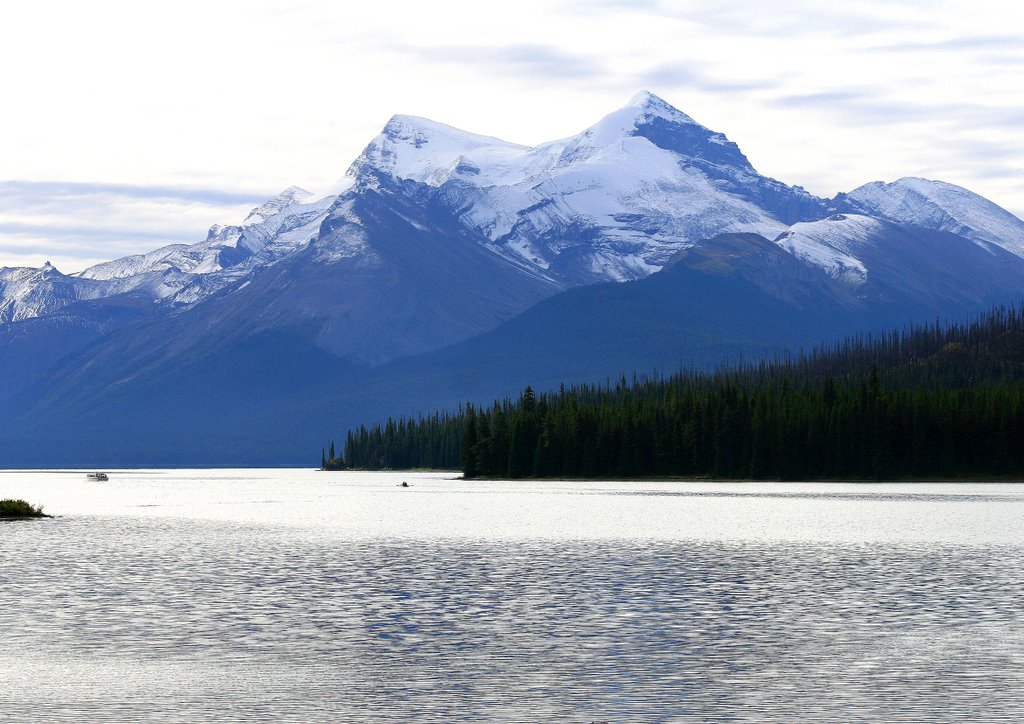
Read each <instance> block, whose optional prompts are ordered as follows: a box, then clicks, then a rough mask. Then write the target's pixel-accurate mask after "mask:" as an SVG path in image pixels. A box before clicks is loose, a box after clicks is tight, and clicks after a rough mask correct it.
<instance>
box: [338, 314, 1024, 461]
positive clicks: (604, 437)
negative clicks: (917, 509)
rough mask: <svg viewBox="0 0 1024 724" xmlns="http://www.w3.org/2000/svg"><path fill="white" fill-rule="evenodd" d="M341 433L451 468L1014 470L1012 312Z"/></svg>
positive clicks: (1019, 399) (1022, 404) (1021, 362)
mask: <svg viewBox="0 0 1024 724" xmlns="http://www.w3.org/2000/svg"><path fill="white" fill-rule="evenodd" d="M349 440H350V442H349V444H347V445H346V450H345V457H346V461H347V462H348V463H349V464H350V465H354V466H357V467H367V468H381V467H448V466H450V465H452V464H453V463H456V464H457V463H458V462H461V464H462V466H463V469H464V472H465V474H466V477H477V476H481V477H508V478H523V477H562V476H565V477H636V476H662V475H674V476H691V475H700V476H712V477H722V478H753V479H785V480H802V479H813V478H853V479H878V478H899V477H908V476H917V477H923V476H970V475H1021V474H1024V308H1020V309H1005V308H1000V309H997V310H994V311H993V312H991V313H989V314H988V315H986V316H985V317H983V318H981V319H979V320H977V321H976V322H974V323H972V324H964V325H951V326H945V327H944V326H941V325H939V324H938V323H936V324H935V325H934V326H932V325H928V326H927V327H924V328H917V329H910V330H907V331H904V332H894V333H891V334H887V335H883V336H880V337H870V336H869V337H864V338H856V339H849V340H847V341H845V342H843V343H840V344H837V345H835V346H833V347H829V348H821V349H816V350H813V351H811V352H809V353H806V354H803V355H801V356H800V357H799V358H797V359H795V360H789V359H776V360H773V361H767V362H761V363H758V364H754V365H747V366H744V367H742V368H739V369H731V370H722V371H719V372H716V373H696V372H690V373H680V374H677V375H674V376H672V377H670V378H668V379H653V380H643V381H638V380H637V379H635V378H634V380H633V381H632V383H631V384H630V383H627V381H626V379H625V378H622V379H620V380H619V381H618V382H617V383H616V384H615V385H614V386H613V385H610V384H609V385H607V386H604V387H593V386H579V387H572V388H565V387H563V388H562V389H561V390H559V391H558V392H554V393H545V394H540V395H537V394H535V393H534V391H533V390H532V389H531V388H529V387H527V388H526V390H525V391H524V393H523V395H522V397H521V398H520V399H519V400H518V401H515V402H512V401H510V400H505V401H504V402H498V403H494V405H493V406H491V407H489V408H488V407H474V406H471V405H469V406H467V407H466V408H465V411H460V413H459V414H457V415H453V416H447V415H445V416H438V415H434V416H433V417H432V418H427V419H424V420H419V421H412V420H402V421H399V422H397V423H396V422H394V421H391V420H389V421H388V423H387V424H386V425H385V426H384V427H383V428H381V427H380V426H375V427H374V428H372V429H371V430H366V429H365V428H360V430H359V432H358V433H357V434H355V436H354V437H353V436H352V435H351V434H350V438H349ZM460 443H461V448H460ZM350 448H351V453H350ZM428 450H429V451H431V452H430V454H429V455H426V454H425V452H424V451H428ZM399 451H400V452H401V454H399ZM414 451H415V452H414ZM350 454H351V455H352V457H350ZM428 461H429V462H428Z"/></svg>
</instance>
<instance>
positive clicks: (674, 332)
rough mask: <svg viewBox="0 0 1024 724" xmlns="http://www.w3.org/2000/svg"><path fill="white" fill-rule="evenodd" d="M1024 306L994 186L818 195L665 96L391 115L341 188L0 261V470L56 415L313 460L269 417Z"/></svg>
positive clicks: (868, 188)
mask: <svg viewBox="0 0 1024 724" xmlns="http://www.w3.org/2000/svg"><path fill="white" fill-rule="evenodd" d="M623 283H624V284H623ZM1021 296H1024V222H1022V221H1021V220H1020V219H1017V218H1016V217H1014V216H1013V215H1012V214H1009V212H1006V211H1005V210H1003V209H1000V208H999V207H998V206H996V205H995V204H992V203H991V202H989V201H987V200H985V199H983V198H982V197H980V196H977V195H976V194H972V193H971V192H969V191H967V190H966V189H961V188H960V187H956V186H953V185H951V184H945V183H943V182H937V181H927V180H920V179H910V178H908V179H900V180H898V181H897V182H894V183H891V184H884V183H882V182H872V183H869V184H865V185H864V186H861V187H859V188H858V189H854V190H853V191H851V192H850V193H848V194H840V195H838V196H837V197H835V198H834V199H820V198H818V197H815V196H813V195H812V194H810V193H808V192H807V191H806V190H804V189H802V188H800V187H799V186H788V185H786V184H784V183H783V182H780V181H777V180H775V179H770V178H768V177H765V176H762V175H760V174H758V173H757V171H756V170H755V169H754V168H753V166H752V165H751V164H750V162H749V160H748V159H747V158H746V156H745V155H743V153H742V151H741V150H740V149H739V147H738V146H737V145H736V144H735V143H734V142H732V141H730V140H729V139H728V138H727V137H726V136H725V135H723V134H720V133H717V132H715V131H712V130H710V129H708V128H706V127H704V126H702V125H700V124H699V123H697V122H696V121H694V120H693V119H692V118H691V117H690V116H688V115H686V114H685V113H683V112H681V111H678V110H677V109H675V108H673V107H672V106H671V105H670V104H668V103H666V102H665V101H664V100H662V99H660V98H658V97H657V96H655V95H653V94H651V93H647V92H641V93H639V94H637V95H636V96H634V98H633V99H632V100H631V101H630V103H628V104H627V105H626V106H623V107H622V108H620V109H617V110H615V111H613V112H612V113H610V114H607V115H606V116H604V117H603V118H602V119H600V120H598V122H597V123H595V124H594V125H592V126H590V127H588V128H587V129H584V130H583V131H582V132H580V133H579V134H576V135H575V136H570V137H568V138H564V139H559V140H556V141H551V142H549V143H545V144H540V145H538V146H535V147H527V146H521V145H518V144H510V143H507V142H504V141H501V140H500V139H494V138H491V137H487V136H479V135H476V134H471V133H467V132H464V131H460V130H459V129H455V128H453V127H451V126H445V125H444V124H439V123H436V122H433V121H428V120H426V119H418V118H417V117H415V116H405V115H396V116H394V117H393V118H392V119H391V120H390V121H389V122H388V124H387V125H386V126H385V127H384V129H382V131H381V133H380V134H378V136H377V137H375V138H374V139H372V140H371V141H370V142H369V144H368V145H367V146H366V148H365V149H364V151H363V152H362V153H361V154H360V156H359V157H357V158H356V159H355V160H354V161H353V162H352V164H351V165H350V166H349V168H348V170H347V172H346V175H345V176H344V177H343V179H342V181H341V182H339V184H338V185H337V186H336V187H335V188H334V189H333V190H332V191H331V192H330V193H327V194H325V195H322V196H319V197H316V196H312V195H310V194H309V193H308V192H306V191H304V190H303V189H301V188H299V187H295V186H292V187H288V188H287V189H285V190H284V191H283V192H282V193H281V194H278V195H276V196H274V197H273V198H271V199H269V200H268V201H267V202H265V203H264V204H262V205H260V206H258V207H256V208H254V209H253V210H252V211H251V212H250V214H249V215H248V216H247V217H246V219H244V220H243V221H241V222H239V223H237V224H226V225H214V226H213V227H211V229H210V231H209V233H208V234H207V237H206V239H204V240H202V241H200V242H197V243H195V244H191V245H184V244H182V245H171V246H167V247H163V248H161V249H158V250H155V251H153V252H150V253H148V254H141V255H133V256H129V257H125V258H123V259H120V260H114V261H111V262H105V263H103V264H99V265H96V266H94V267H91V268H90V269H87V270H84V271H83V272H81V273H79V274H77V275H63V274H60V272H58V271H57V270H55V269H53V268H52V267H49V268H44V269H40V270H31V269H29V270H26V269H14V270H12V269H3V270H0V378H2V379H4V380H5V382H4V383H0V403H2V404H3V405H4V407H5V412H6V413H7V414H6V415H5V420H4V421H3V422H2V423H0V460H22V459H25V460H27V458H25V457H24V456H25V455H28V454H29V453H30V452H31V449H32V446H33V445H34V444H35V445H36V446H37V448H38V446H39V445H40V444H41V443H33V442H32V440H34V439H37V438H38V440H43V439H46V438H48V437H49V438H52V437H53V436H54V435H55V434H57V431H61V435H62V436H63V438H64V439H66V440H69V441H70V440H77V441H78V442H77V443H75V445H76V447H75V448H74V449H75V450H77V451H78V452H77V454H78V455H87V454H88V451H89V449H90V446H100V447H104V449H110V450H112V451H116V445H112V444H111V445H108V443H107V442H104V441H103V440H101V439H98V438H96V437H95V434H97V433H96V431H97V430H107V431H109V434H110V435H111V436H112V438H113V439H114V440H121V441H123V442H125V444H126V445H127V444H128V443H127V441H128V440H131V441H132V443H131V449H132V450H134V451H136V452H135V453H133V454H136V455H138V457H137V458H135V459H137V460H139V461H146V462H149V463H152V462H154V461H159V462H161V463H166V462H167V459H166V458H164V457H161V456H160V455H161V454H162V453H160V451H159V445H160V442H159V440H165V441H166V440H170V439H172V438H173V439H174V440H175V441H176V442H175V443H174V444H175V445H176V446H177V447H178V448H182V449H188V448H189V441H193V442H192V450H193V451H194V452H195V454H196V455H198V452H197V451H198V449H199V448H198V447H197V446H198V445H200V443H199V442H196V441H197V440H198V438H200V437H201V438H202V443H201V445H202V446H203V449H204V450H205V451H206V452H204V453H203V455H204V456H207V457H203V458H202V459H203V461H204V464H210V459H211V458H210V457H209V456H210V455H213V454H214V451H215V450H223V449H226V448H228V447H230V446H231V445H234V446H236V448H235V450H236V452H235V453H232V454H233V455H236V457H234V458H232V459H233V460H234V461H235V462H236V463H237V462H238V459H237V454H242V453H241V451H243V450H244V451H245V454H247V455H250V456H254V455H255V456H261V455H264V454H265V455H271V454H273V455H277V456H278V458H273V457H271V458H269V459H268V458H267V457H259V462H260V464H271V463H272V462H273V459H285V458H287V459H289V460H295V461H297V460H299V458H298V457H295V458H288V454H287V452H286V449H285V446H286V438H287V440H288V441H292V443H294V438H292V437H290V435H291V433H289V434H288V435H285V434H284V433H283V432H281V431H280V430H278V431H277V432H278V434H279V436H280V439H279V440H276V441H275V440H274V439H273V432H274V429H275V425H274V424H273V420H275V419H281V420H284V419H287V420H288V424H289V425H290V426H291V427H293V428H294V429H295V430H296V431H298V430H300V429H301V430H302V434H303V435H306V436H307V437H308V436H309V435H313V434H315V433H314V432H313V431H312V427H315V426H320V427H321V428H323V427H327V426H329V425H330V424H331V422H330V420H331V419H332V418H331V409H340V408H345V412H344V418H343V419H344V420H345V421H347V422H348V423H357V422H358V421H359V420H360V415H363V416H365V417H366V419H373V418H374V416H380V415H387V414H392V413H394V412H395V409H394V408H403V409H405V407H406V406H407V405H409V404H413V403H414V402H415V404H421V405H423V406H425V407H429V408H434V407H443V406H446V405H454V404H457V403H458V402H459V401H460V400H465V399H467V398H468V396H471V395H481V396H484V397H492V396H494V394H492V393H496V392H500V391H503V390H507V389H509V388H515V387H518V386H521V385H522V384H524V383H525V382H527V381H529V380H530V379H534V380H538V381H544V382H545V383H550V384H555V383H557V381H558V380H559V377H561V380H562V381H568V382H573V381H576V380H575V379H574V378H573V376H576V377H577V378H578V377H586V378H587V379H593V378H595V376H596V377H601V376H602V371H603V374H608V375H618V374H620V373H629V372H631V371H632V370H630V369H623V366H626V365H633V366H634V367H633V369H650V368H651V367H652V366H659V367H662V368H664V366H666V365H672V364H677V365H686V364H696V365H710V366H713V365H714V364H716V363H717V362H720V361H721V360H723V359H728V358H730V357H735V356H736V355H748V356H750V355H759V354H766V353H772V354H774V353H778V352H779V351H780V350H782V349H784V348H786V347H787V346H793V345H796V346H799V345H805V344H814V343H817V342H819V341H821V340H822V339H824V338H829V337H834V336H835V335H842V334H846V333H853V332H857V331H862V330H876V329H880V328H881V327H883V326H887V325H891V324H898V323H900V322H903V321H906V322H910V321H914V320H917V321H921V320H925V319H934V318H935V317H936V316H941V317H946V318H961V317H963V316H964V315H968V314H970V313H972V312H973V311H976V310H980V309H981V308H983V307H984V306H985V305H989V304H991V303H998V302H1001V301H1005V302H1016V301H1018V300H1019V298H1020V297H1021ZM3 315H6V316H3ZM448 377H452V379H448ZM416 380H419V382H420V384H419V387H418V388H417V387H414V386H413V383H414V381H416ZM304 396H308V399H306V397H304ZM175 400H179V404H178V405H177V407H179V408H180V409H175V407H176V405H175ZM261 405H263V406H264V407H265V408H266V410H265V411H264V412H260V410H261V407H260V406H261ZM69 415H70V416H71V418H72V419H71V420H67V419H64V417H65V416H69ZM147 415H148V417H147ZM335 417H337V414H335ZM257 419H258V420H261V421H262V422H261V424H260V426H259V430H257V431H254V432H253V433H252V437H251V439H250V438H245V437H244V436H242V437H240V436H239V433H237V432H234V431H233V432H229V431H231V430H235V431H237V430H239V429H247V426H248V425H249V424H250V422H251V421H253V420H257ZM339 419H340V418H339ZM114 420H118V422H116V423H115V422H112V421H114ZM122 420H123V421H128V420H130V421H131V424H130V425H128V423H127V422H120V421H122ZM147 420H148V422H147ZM87 427H88V428H90V429H91V432H89V434H88V435H87V434H86V432H85V428H87ZM32 430H34V431H35V432H34V433H32V434H29V432H28V431H32ZM296 434H297V432H296ZM33 435H35V437H33ZM26 436H28V437H27V438H26ZM218 440H221V441H222V444H221V445H220V447H219V448H218V447H217V441H218ZM67 444H68V450H71V449H72V446H71V443H70V442H68V443H67ZM207 446H213V447H209V448H208V447H207ZM147 450H148V451H149V452H148V453H147V452H146V451H147ZM44 452H45V451H42V450H39V449H37V450H36V453H38V454H39V455H44ZM33 454H35V453H33ZM111 454H112V455H113V454H115V453H114V452H111ZM183 454H185V455H186V458H183V459H189V458H187V455H188V454H191V453H183ZM302 454H303V456H304V455H305V453H304V452H303V453H302ZM19 456H21V457H19ZM40 459H42V458H32V460H34V461H36V463H37V464H41V463H39V460H40ZM191 459H198V458H191ZM250 459H251V460H253V461H255V460H256V458H255V457H250ZM113 462H115V461H114V460H110V461H108V462H107V463H105V464H111V463H113ZM65 463H66V464H70V462H68V461H65ZM62 464H64V463H62Z"/></svg>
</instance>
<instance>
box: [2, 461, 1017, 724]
mask: <svg viewBox="0 0 1024 724" xmlns="http://www.w3.org/2000/svg"><path fill="white" fill-rule="evenodd" d="M108 472H110V481H109V482H106V483H101V482H91V481H87V480H86V479H85V474H84V471H69V472H31V471H23V472H22V471H12V472H4V473H0V498H8V497H14V498H24V499H26V500H28V501H29V502H31V503H33V504H41V505H43V507H44V509H45V510H46V512H48V513H51V514H54V515H56V516H58V517H56V518H54V519H52V520H31V521H15V522H2V523H0V622H2V626H0V630H2V632H3V633H2V636H3V638H2V642H3V645H2V646H0V719H10V720H19V721H20V720H33V719H43V720H65V721H83V720H86V721H126V720H138V719H149V720H152V719H160V720H167V719H173V720H204V719H211V718H212V719H218V720H242V719H253V718H256V719H278V720H281V719H283V720H291V721H353V720H372V721H408V720H419V721H451V720H469V721H524V722H527V721H529V722H534V721H574V722H594V721H608V722H613V721H614V722H646V721H753V720H765V719H769V720H776V721H814V722H822V721H835V722H840V721H842V722H847V721H865V722H874V721H879V720H886V721H915V722H916V721H1020V720H1022V719H1024V697H1022V696H1021V692H1022V691H1024V605H1022V601H1024V485H1021V484H1004V483H985V484H981V483H978V484H973V483H959V484H948V483H934V484H933V483H914V484H821V483H756V484H755V483H749V484H748V483H708V482H697V483H687V482H586V481H582V482H580V481H573V482H562V481H553V482H536V481H529V482H505V481H494V482H466V481H462V480H459V479H456V477H455V475H454V474H439V473H325V472H319V471H312V470H125V471H108ZM403 480H404V481H407V482H408V483H409V485H410V487H408V488H403V487H400V485H399V484H400V483H401V481H403Z"/></svg>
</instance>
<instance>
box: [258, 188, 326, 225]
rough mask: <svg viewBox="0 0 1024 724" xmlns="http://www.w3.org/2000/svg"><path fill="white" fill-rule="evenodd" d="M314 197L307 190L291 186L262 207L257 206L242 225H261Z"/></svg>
mask: <svg viewBox="0 0 1024 724" xmlns="http://www.w3.org/2000/svg"><path fill="white" fill-rule="evenodd" d="M312 195H313V194H311V193H310V192H309V191H306V189H303V188H299V187H298V186H289V187H288V188H286V189H285V190H284V191H282V192H281V193H279V194H278V195H277V196H275V197H273V198H272V199H269V200H268V201H266V202H265V203H264V204H263V205H262V206H257V207H256V208H255V209H253V210H252V211H250V212H249V215H248V216H246V217H245V221H243V222H242V225H243V226H254V225H256V224H261V223H263V222H264V221H266V220H267V219H269V218H270V217H271V216H274V215H275V214H279V213H281V212H282V211H284V210H285V209H286V208H288V207H289V206H292V205H294V204H301V203H302V202H303V201H305V200H307V199H309V198H310V197H312Z"/></svg>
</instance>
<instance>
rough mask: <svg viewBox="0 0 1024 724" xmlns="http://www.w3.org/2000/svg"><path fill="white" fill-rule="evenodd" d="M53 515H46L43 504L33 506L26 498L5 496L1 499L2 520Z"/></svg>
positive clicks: (50, 516) (0, 518) (0, 513)
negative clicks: (18, 498)
mask: <svg viewBox="0 0 1024 724" xmlns="http://www.w3.org/2000/svg"><path fill="white" fill-rule="evenodd" d="M52 517H53V516H52V515H46V513H44V512H43V508H42V506H33V505H32V504H30V503H26V502H25V501H24V500H15V499H14V498H5V499H4V500H0V520H6V519H11V518H52Z"/></svg>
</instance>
